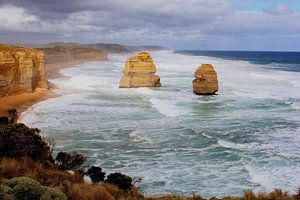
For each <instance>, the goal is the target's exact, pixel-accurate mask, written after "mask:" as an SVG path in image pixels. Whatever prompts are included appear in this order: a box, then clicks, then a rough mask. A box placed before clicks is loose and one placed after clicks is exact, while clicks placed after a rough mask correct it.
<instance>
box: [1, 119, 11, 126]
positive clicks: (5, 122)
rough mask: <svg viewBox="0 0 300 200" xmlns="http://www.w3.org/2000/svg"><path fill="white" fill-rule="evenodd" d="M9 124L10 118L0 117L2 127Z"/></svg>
mask: <svg viewBox="0 0 300 200" xmlns="http://www.w3.org/2000/svg"><path fill="white" fill-rule="evenodd" d="M7 124H9V119H8V117H0V126H1V125H7Z"/></svg>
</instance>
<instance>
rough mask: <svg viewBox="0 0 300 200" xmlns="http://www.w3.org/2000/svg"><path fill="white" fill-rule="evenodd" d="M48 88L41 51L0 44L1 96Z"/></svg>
mask: <svg viewBox="0 0 300 200" xmlns="http://www.w3.org/2000/svg"><path fill="white" fill-rule="evenodd" d="M37 88H48V86H47V81H46V78H45V62H44V54H43V53H42V52H41V51H37V50H33V49H28V48H23V47H17V46H8V45H2V44H0V97H3V96H8V95H15V94H22V93H27V92H34V91H35V90H36V89H37Z"/></svg>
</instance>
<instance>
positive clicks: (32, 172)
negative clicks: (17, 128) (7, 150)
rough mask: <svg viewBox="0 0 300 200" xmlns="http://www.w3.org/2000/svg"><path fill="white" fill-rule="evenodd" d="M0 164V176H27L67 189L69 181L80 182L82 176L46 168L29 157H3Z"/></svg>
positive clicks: (43, 183) (48, 184) (7, 177)
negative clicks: (16, 158) (18, 158)
mask: <svg viewBox="0 0 300 200" xmlns="http://www.w3.org/2000/svg"><path fill="white" fill-rule="evenodd" d="M0 163H1V166H0V169H1V170H0V177H3V178H6V179H10V178H12V177H19V176H27V177H31V178H33V179H36V180H38V181H39V182H40V183H41V184H42V185H45V186H49V187H59V188H60V189H62V190H63V191H67V190H68V188H69V187H70V185H71V183H82V182H83V178H82V177H81V176H78V174H77V173H75V174H74V175H72V174H70V173H68V172H64V171H61V170H58V169H46V168H44V167H43V165H42V164H40V163H37V162H34V161H32V160H31V159H29V158H21V159H20V160H14V159H9V158H3V159H2V160H1V162H0Z"/></svg>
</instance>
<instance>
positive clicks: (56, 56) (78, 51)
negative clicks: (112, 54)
mask: <svg viewBox="0 0 300 200" xmlns="http://www.w3.org/2000/svg"><path fill="white" fill-rule="evenodd" d="M39 50H41V51H43V52H44V53H45V62H46V64H60V63H67V62H74V61H92V60H107V59H108V58H107V53H106V52H104V51H101V50H98V49H93V48H84V47H79V46H78V47H77V46H76V47H68V46H55V47H47V48H40V49H39Z"/></svg>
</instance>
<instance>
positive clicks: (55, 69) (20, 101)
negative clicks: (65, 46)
mask: <svg viewBox="0 0 300 200" xmlns="http://www.w3.org/2000/svg"><path fill="white" fill-rule="evenodd" d="M84 62H88V61H78V62H67V63H58V64H47V65H46V66H45V69H46V78H47V80H51V79H55V78H59V77H63V74H61V73H60V72H59V70H61V69H63V68H67V67H73V66H74V65H77V64H81V63H84ZM48 84H49V89H38V90H37V91H36V92H33V93H23V94H18V95H12V96H5V97H1V98H0V116H7V114H8V113H7V110H9V109H17V111H18V113H19V114H20V113H22V112H24V111H25V110H26V109H28V108H29V107H30V106H32V105H33V104H35V103H37V102H39V101H43V100H46V99H49V98H53V97H56V96H57V94H54V93H53V88H55V86H54V85H52V84H51V83H48Z"/></svg>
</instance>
